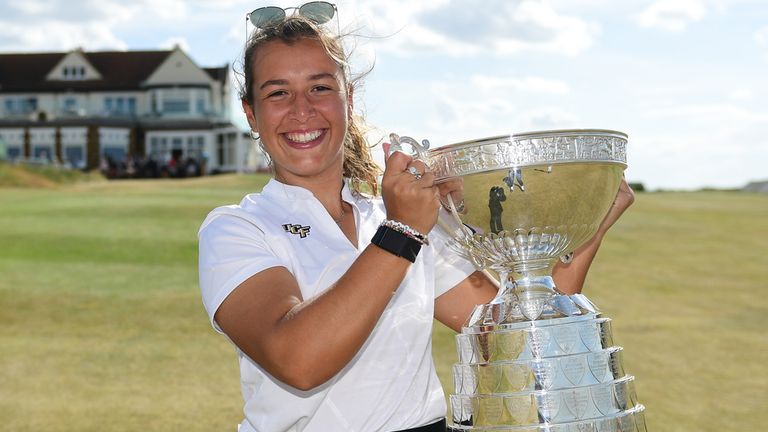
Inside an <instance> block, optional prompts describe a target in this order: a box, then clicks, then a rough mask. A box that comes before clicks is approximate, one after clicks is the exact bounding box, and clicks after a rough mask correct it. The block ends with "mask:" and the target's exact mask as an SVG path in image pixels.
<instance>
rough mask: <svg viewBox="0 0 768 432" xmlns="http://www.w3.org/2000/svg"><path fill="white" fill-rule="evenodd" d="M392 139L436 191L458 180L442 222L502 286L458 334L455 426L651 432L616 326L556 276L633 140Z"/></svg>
mask: <svg viewBox="0 0 768 432" xmlns="http://www.w3.org/2000/svg"><path fill="white" fill-rule="evenodd" d="M390 138H391V141H392V144H393V145H392V148H391V150H392V151H394V150H402V151H407V152H410V153H413V154H415V155H416V156H417V157H419V158H420V159H422V160H423V161H424V162H425V163H426V164H427V166H428V168H429V169H430V170H431V171H433V172H434V173H435V176H436V182H437V183H438V184H440V183H447V182H453V184H452V185H451V187H450V188H449V189H451V190H453V192H451V194H449V195H448V196H446V197H445V198H444V202H443V206H444V207H445V209H446V210H447V211H446V212H443V213H442V214H441V216H440V219H439V225H440V227H441V228H442V229H444V230H446V231H447V232H448V233H449V234H450V235H451V237H452V244H451V247H452V248H453V249H455V250H456V251H457V252H458V253H460V254H462V255H463V256H465V257H466V258H468V259H469V260H471V261H472V262H473V263H474V264H475V266H476V267H477V268H478V269H479V270H482V271H483V272H485V273H486V275H487V276H488V277H490V278H491V279H492V280H495V281H497V283H498V285H499V292H498V294H497V296H496V298H494V299H493V301H491V302H490V303H489V304H485V305H478V306H476V307H475V309H474V311H473V312H472V315H471V316H470V317H469V319H468V320H467V322H466V324H465V326H464V328H463V330H462V332H461V334H459V335H457V336H456V345H457V348H458V356H459V361H458V363H456V364H455V365H454V366H453V376H454V394H452V395H451V396H450V405H451V412H452V415H451V418H450V419H449V420H451V421H450V422H449V430H452V431H462V432H463V431H467V432H469V431H495V432H501V431H509V432H513V431H517V432H646V425H645V420H644V416H643V413H644V410H645V408H644V407H643V405H641V404H639V403H638V402H637V396H636V394H635V388H634V377H633V376H631V375H628V374H626V373H625V371H624V367H623V361H622V353H623V350H622V348H621V347H619V346H616V345H614V343H613V335H612V332H611V325H610V323H611V321H610V319H609V318H606V317H603V316H602V315H601V313H600V312H599V311H598V309H597V307H595V305H594V304H593V303H592V302H591V301H590V300H589V299H587V298H586V297H585V296H584V295H582V294H573V295H566V294H563V292H561V291H560V290H558V288H557V287H556V286H555V284H554V281H553V279H552V276H551V275H552V270H553V268H554V266H555V263H556V262H557V261H558V260H562V261H564V262H568V260H569V258H568V257H570V256H572V255H570V252H572V251H573V250H574V249H576V248H578V247H579V246H581V245H582V244H584V243H585V242H587V241H588V240H589V239H590V238H592V236H594V235H595V233H596V232H597V229H598V227H599V225H600V223H601V221H602V220H603V218H604V217H605V216H606V214H607V213H608V210H609V209H610V207H611V205H612V203H613V199H614V197H615V196H616V193H617V191H618V188H619V185H620V183H621V177H622V174H623V170H624V169H625V168H626V144H627V136H626V135H625V134H623V133H621V132H615V131H608V130H558V131H546V132H533V133H526V134H518V135H511V136H500V137H494V138H488V139H482V140H476V141H468V142H463V143H458V144H453V145H449V146H445V147H441V148H438V149H435V150H429V143H428V142H427V141H423V142H422V143H417V142H416V141H415V140H413V139H412V138H408V137H402V138H401V137H399V136H397V135H394V134H393V135H391V137H390ZM405 147H410V148H409V149H405ZM446 186H448V185H446Z"/></svg>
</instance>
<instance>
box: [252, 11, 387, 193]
mask: <svg viewBox="0 0 768 432" xmlns="http://www.w3.org/2000/svg"><path fill="white" fill-rule="evenodd" d="M302 39H312V40H316V41H318V42H320V44H321V45H322V47H323V48H324V49H325V51H326V53H328V56H329V57H330V58H331V59H332V60H333V61H334V63H336V64H337V65H338V67H339V69H340V70H341V71H342V72H343V75H344V80H345V81H349V82H345V83H344V84H345V85H347V84H348V85H351V86H352V87H353V88H354V87H356V86H357V85H359V82H360V78H361V77H356V78H352V77H351V73H350V68H349V62H348V56H347V54H346V53H345V52H344V48H343V46H342V44H341V40H340V38H338V37H334V36H331V35H330V34H328V33H327V32H326V31H325V30H323V29H321V28H320V27H318V26H317V25H316V24H314V23H313V22H311V21H309V20H307V19H306V18H304V17H301V16H298V15H293V16H290V17H287V18H286V19H285V20H283V21H281V22H279V23H277V24H275V25H272V26H269V27H266V28H264V29H260V30H257V31H256V32H254V33H253V36H251V38H250V39H249V41H248V44H247V45H246V48H245V54H244V56H243V75H244V85H243V86H242V87H241V89H240V99H241V100H242V101H243V102H246V103H247V104H248V105H249V106H250V107H252V108H253V81H254V79H253V72H254V71H253V62H254V59H255V56H256V53H257V51H258V49H259V48H260V47H262V46H263V45H265V44H267V43H269V42H273V41H280V42H283V43H286V44H288V45H291V44H294V43H296V42H298V41H300V40H302ZM350 117H351V118H350V119H349V123H348V126H347V131H346V134H345V135H344V162H343V175H344V177H347V178H349V179H350V187H352V189H354V190H356V191H358V192H362V190H361V189H362V188H363V187H364V186H367V188H368V189H370V192H372V193H373V194H374V195H375V194H377V193H378V184H377V182H376V179H377V177H378V175H379V173H380V169H379V166H378V165H377V164H376V163H375V162H374V160H373V156H371V150H370V148H369V146H368V141H367V140H366V139H365V132H366V128H365V126H364V122H363V119H362V117H360V116H357V115H352V116H350Z"/></svg>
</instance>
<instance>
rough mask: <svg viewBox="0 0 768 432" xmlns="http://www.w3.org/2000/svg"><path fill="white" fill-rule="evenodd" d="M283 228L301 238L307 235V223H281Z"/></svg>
mask: <svg viewBox="0 0 768 432" xmlns="http://www.w3.org/2000/svg"><path fill="white" fill-rule="evenodd" d="M283 229H285V231H286V232H289V233H291V234H298V235H299V237H301V238H304V237H306V236H308V235H309V225H307V226H301V225H299V224H285V225H283Z"/></svg>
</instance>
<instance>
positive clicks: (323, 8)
mask: <svg viewBox="0 0 768 432" xmlns="http://www.w3.org/2000/svg"><path fill="white" fill-rule="evenodd" d="M293 9H295V10H296V11H297V12H298V14H299V15H300V16H302V17H304V18H306V19H308V20H310V21H312V22H313V23H315V24H318V25H319V24H325V23H327V22H328V21H330V20H331V18H333V16H334V15H335V14H336V5H335V4H333V3H328V2H324V1H313V2H309V3H304V4H303V5H301V6H298V7H287V8H281V7H278V6H266V7H260V8H258V9H255V10H254V11H253V12H251V13H249V14H248V15H247V16H246V20H250V21H251V24H253V25H254V26H255V27H256V28H260V29H263V28H266V27H269V26H271V25H275V24H277V23H279V22H281V21H283V20H284V19H285V12H286V11H288V10H293Z"/></svg>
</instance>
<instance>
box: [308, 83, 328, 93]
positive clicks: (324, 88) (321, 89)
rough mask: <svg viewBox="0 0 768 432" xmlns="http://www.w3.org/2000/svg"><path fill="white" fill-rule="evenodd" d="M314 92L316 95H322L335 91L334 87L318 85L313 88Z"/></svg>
mask: <svg viewBox="0 0 768 432" xmlns="http://www.w3.org/2000/svg"><path fill="white" fill-rule="evenodd" d="M312 91H313V92H316V93H322V92H327V91H333V87H331V86H329V85H325V84H318V85H316V86H314V87H312Z"/></svg>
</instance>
